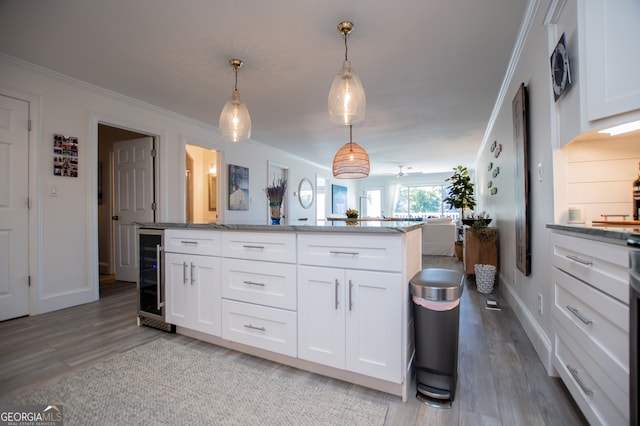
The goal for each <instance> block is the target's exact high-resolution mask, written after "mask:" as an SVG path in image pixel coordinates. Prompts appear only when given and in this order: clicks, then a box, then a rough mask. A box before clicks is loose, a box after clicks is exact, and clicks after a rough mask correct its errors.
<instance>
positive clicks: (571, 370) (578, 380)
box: [567, 364, 593, 396]
mask: <svg viewBox="0 0 640 426" xmlns="http://www.w3.org/2000/svg"><path fill="white" fill-rule="evenodd" d="M567 370H569V373H571V375H572V376H573V380H575V381H576V383H578V386H580V389H582V392H584V394H585V395H587V396H593V391H592V390H591V389H589V388H588V387H586V386H585V384H584V383H582V379H581V378H580V376H579V375H578V370H576V369H575V368H572V367H571V366H570V365H569V364H567Z"/></svg>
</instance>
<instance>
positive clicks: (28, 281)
mask: <svg viewBox="0 0 640 426" xmlns="http://www.w3.org/2000/svg"><path fill="white" fill-rule="evenodd" d="M27 283H28V284H29V287H31V275H29V277H28V279H27Z"/></svg>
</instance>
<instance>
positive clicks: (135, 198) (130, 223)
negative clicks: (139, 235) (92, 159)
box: [113, 137, 154, 281]
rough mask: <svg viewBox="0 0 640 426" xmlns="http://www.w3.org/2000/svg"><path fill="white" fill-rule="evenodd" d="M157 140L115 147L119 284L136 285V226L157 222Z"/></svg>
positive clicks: (135, 141) (132, 141)
mask: <svg viewBox="0 0 640 426" xmlns="http://www.w3.org/2000/svg"><path fill="white" fill-rule="evenodd" d="M152 152H153V138H152V137H144V138H139V139H131V140H127V141H120V142H114V144H113V158H114V164H113V176H114V207H113V210H114V212H113V220H114V224H115V247H116V262H115V263H116V280H118V281H136V279H137V270H138V268H137V262H138V259H137V250H136V247H137V241H136V226H135V222H154V210H153V204H154V189H153V188H154V185H153V179H154V176H153V156H152Z"/></svg>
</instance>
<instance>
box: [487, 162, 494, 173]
mask: <svg viewBox="0 0 640 426" xmlns="http://www.w3.org/2000/svg"><path fill="white" fill-rule="evenodd" d="M491 169H493V163H489V168H488V169H487V171H488V172H490V171H491Z"/></svg>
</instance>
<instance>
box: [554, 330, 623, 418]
mask: <svg viewBox="0 0 640 426" xmlns="http://www.w3.org/2000/svg"><path fill="white" fill-rule="evenodd" d="M554 346H555V353H554V359H553V364H554V366H555V367H556V370H557V371H558V373H559V374H560V376H561V377H562V379H563V381H564V383H565V385H566V386H567V389H569V392H571V395H572V396H573V398H574V399H575V401H576V403H577V404H578V405H579V406H580V408H581V410H582V412H583V414H584V415H585V417H586V418H587V420H589V423H591V424H610V425H623V424H629V414H628V413H629V383H628V380H627V381H626V382H625V383H615V382H614V381H613V380H612V379H611V377H610V376H609V375H608V374H607V373H606V372H605V371H604V370H603V369H602V368H601V366H600V365H599V364H598V362H597V361H594V360H593V358H591V354H589V353H587V352H585V351H584V350H582V349H581V347H580V345H578V343H576V341H575V340H573V338H572V337H571V336H570V332H567V331H566V330H564V328H562V327H558V328H557V330H556V334H555V345H554Z"/></svg>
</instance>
